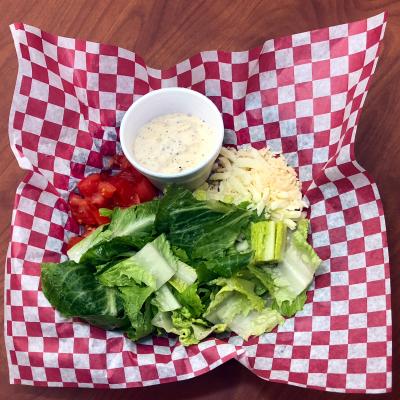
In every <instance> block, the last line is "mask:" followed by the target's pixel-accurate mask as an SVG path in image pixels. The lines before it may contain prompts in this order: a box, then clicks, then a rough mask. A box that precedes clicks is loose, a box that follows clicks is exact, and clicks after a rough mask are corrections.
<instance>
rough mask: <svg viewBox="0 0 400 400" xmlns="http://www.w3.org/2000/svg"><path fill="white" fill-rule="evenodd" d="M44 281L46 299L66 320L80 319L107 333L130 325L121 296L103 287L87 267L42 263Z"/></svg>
mask: <svg viewBox="0 0 400 400" xmlns="http://www.w3.org/2000/svg"><path fill="white" fill-rule="evenodd" d="M41 280H42V290H43V293H44V295H45V296H46V298H47V299H48V300H49V302H50V304H51V305H52V306H53V307H55V308H56V309H57V310H58V311H59V312H60V313H61V314H63V315H64V316H66V317H80V318H82V319H84V320H86V321H88V322H90V323H91V324H93V325H97V326H100V327H102V328H104V329H116V328H123V327H125V326H127V325H128V324H129V321H128V319H127V318H126V315H125V310H124V307H123V301H122V299H121V296H120V294H119V292H118V291H117V290H116V289H114V288H107V287H104V286H102V285H101V284H100V283H99V282H98V281H97V280H96V279H95V277H94V270H93V269H91V268H89V267H88V266H86V265H82V264H76V263H75V262H73V261H65V262H63V263H61V264H53V263H43V264H42V267H41Z"/></svg>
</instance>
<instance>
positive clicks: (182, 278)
mask: <svg viewBox="0 0 400 400" xmlns="http://www.w3.org/2000/svg"><path fill="white" fill-rule="evenodd" d="M176 261H177V270H176V272H175V275H174V276H173V277H172V278H171V279H170V280H169V283H170V284H171V285H172V286H173V287H174V288H175V289H176V290H177V291H178V292H180V293H182V292H184V291H185V290H186V289H187V288H188V287H190V286H191V285H192V284H193V283H194V282H196V279H197V273H196V270H195V269H194V268H192V267H191V266H189V265H187V264H186V263H184V262H183V261H181V260H179V259H176Z"/></svg>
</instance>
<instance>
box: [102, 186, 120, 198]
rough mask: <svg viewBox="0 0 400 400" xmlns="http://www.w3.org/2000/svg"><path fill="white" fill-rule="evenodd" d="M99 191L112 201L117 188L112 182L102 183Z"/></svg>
mask: <svg viewBox="0 0 400 400" xmlns="http://www.w3.org/2000/svg"><path fill="white" fill-rule="evenodd" d="M98 189H99V192H100V194H101V195H102V196H103V197H105V198H106V199H110V198H111V197H113V194H114V193H115V191H116V190H117V188H116V187H115V186H114V185H113V184H111V183H110V182H100V183H99V188H98Z"/></svg>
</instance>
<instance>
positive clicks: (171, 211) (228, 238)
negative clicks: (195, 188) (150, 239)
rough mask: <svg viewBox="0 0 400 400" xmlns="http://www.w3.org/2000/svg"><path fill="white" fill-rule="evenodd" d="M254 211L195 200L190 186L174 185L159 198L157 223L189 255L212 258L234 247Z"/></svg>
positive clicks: (197, 257) (193, 257)
mask: <svg viewBox="0 0 400 400" xmlns="http://www.w3.org/2000/svg"><path fill="white" fill-rule="evenodd" d="M251 215H252V213H251V212H250V211H247V210H244V209H240V208H238V207H235V206H232V205H227V204H224V203H221V202H216V201H199V200H196V199H195V198H194V197H193V195H192V193H191V192H190V191H189V190H187V189H184V188H181V187H175V186H172V187H170V188H168V190H167V192H166V194H165V196H164V197H163V198H162V199H161V201H160V205H159V209H158V213H157V216H156V220H155V226H156V229H157V231H158V232H164V233H165V234H166V235H167V238H168V240H169V241H170V243H171V245H172V246H176V247H178V248H180V249H182V250H184V251H185V252H186V254H187V255H188V257H189V258H190V259H192V260H193V259H208V260H210V259H213V258H214V257H221V256H224V255H225V254H226V251H227V250H228V249H232V248H233V247H234V244H235V241H236V240H237V238H238V237H239V234H240V233H241V231H242V230H243V229H244V228H245V227H246V225H247V224H248V223H249V221H250V219H251Z"/></svg>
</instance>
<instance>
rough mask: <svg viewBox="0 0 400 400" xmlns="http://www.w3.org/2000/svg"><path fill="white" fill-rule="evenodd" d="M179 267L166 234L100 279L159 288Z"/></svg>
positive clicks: (117, 284)
mask: <svg viewBox="0 0 400 400" xmlns="http://www.w3.org/2000/svg"><path fill="white" fill-rule="evenodd" d="M177 268H178V267H177V261H176V258H175V256H174V255H173V253H172V251H171V248H170V245H169V243H168V241H167V240H166V238H165V236H164V235H160V236H159V237H158V238H157V239H155V240H153V241H152V242H151V243H147V244H146V245H145V246H144V247H143V248H142V249H141V250H139V251H138V252H137V253H136V254H135V255H134V256H132V257H130V258H127V259H125V260H123V261H121V262H119V263H117V264H115V265H114V266H112V267H111V268H109V269H107V270H106V271H105V272H103V273H101V274H100V275H98V279H99V281H100V282H101V283H102V284H103V285H106V286H130V285H132V284H135V283H136V284H140V283H144V284H145V285H146V286H149V287H151V288H153V289H154V290H157V289H159V288H160V287H161V286H163V285H164V284H165V283H166V282H168V280H169V279H171V278H172V276H173V275H174V274H175V272H176V270H177Z"/></svg>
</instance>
